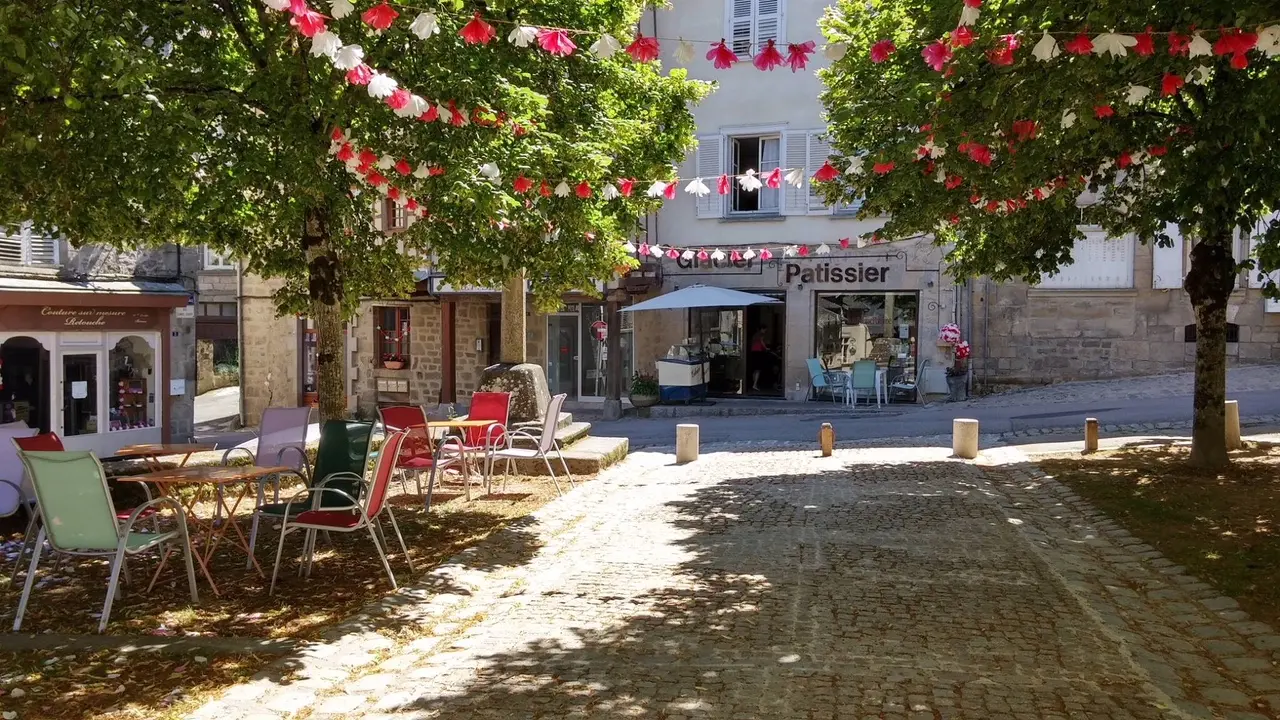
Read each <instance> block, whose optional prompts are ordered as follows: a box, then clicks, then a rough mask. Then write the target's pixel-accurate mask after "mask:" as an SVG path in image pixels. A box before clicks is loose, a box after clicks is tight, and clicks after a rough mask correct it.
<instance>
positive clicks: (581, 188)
mask: <svg viewBox="0 0 1280 720" xmlns="http://www.w3.org/2000/svg"><path fill="white" fill-rule="evenodd" d="M574 192H575V193H577V195H578V197H580V198H582V199H583V200H586V199H587V198H589V197H591V185H590V183H588V182H587V181H586V180H583V181H582V182H580V183H578V187H576V188H574Z"/></svg>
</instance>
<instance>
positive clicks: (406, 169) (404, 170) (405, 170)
mask: <svg viewBox="0 0 1280 720" xmlns="http://www.w3.org/2000/svg"><path fill="white" fill-rule="evenodd" d="M396 172H398V173H400V174H401V175H408V174H409V173H411V172H413V166H411V165H409V161H408V160H405V159H404V158H400V160H399V161H398V162H397V163H396Z"/></svg>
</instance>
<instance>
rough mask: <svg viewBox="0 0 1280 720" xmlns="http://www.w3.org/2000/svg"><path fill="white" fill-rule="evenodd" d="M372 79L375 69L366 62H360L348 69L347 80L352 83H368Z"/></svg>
mask: <svg viewBox="0 0 1280 720" xmlns="http://www.w3.org/2000/svg"><path fill="white" fill-rule="evenodd" d="M372 79H373V69H372V68H370V67H369V66H368V65H365V64H364V63H360V64H359V65H357V66H355V67H353V68H351V69H350V70H348V71H347V82H349V83H351V84H352V85H368V84H369V81H370V80H372Z"/></svg>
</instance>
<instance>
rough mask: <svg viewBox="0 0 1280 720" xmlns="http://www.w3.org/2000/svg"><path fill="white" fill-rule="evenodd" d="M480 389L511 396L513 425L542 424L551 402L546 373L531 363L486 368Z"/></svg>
mask: <svg viewBox="0 0 1280 720" xmlns="http://www.w3.org/2000/svg"><path fill="white" fill-rule="evenodd" d="M479 389H480V390H481V391H485V392H509V393H511V414H510V420H511V422H512V423H522V422H538V421H540V420H542V418H543V416H544V414H545V413H546V411H547V405H548V403H550V402H551V391H550V390H549V389H548V387H547V374H546V372H545V371H543V369H542V367H541V366H540V365H533V364H531V363H521V364H519V365H507V364H498V365H494V366H492V367H488V368H485V370H484V372H483V373H482V374H481V376H480V384H479Z"/></svg>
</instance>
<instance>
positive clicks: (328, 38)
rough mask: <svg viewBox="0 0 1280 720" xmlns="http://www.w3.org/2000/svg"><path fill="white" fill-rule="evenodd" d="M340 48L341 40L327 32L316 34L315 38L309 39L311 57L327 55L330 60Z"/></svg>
mask: <svg viewBox="0 0 1280 720" xmlns="http://www.w3.org/2000/svg"><path fill="white" fill-rule="evenodd" d="M341 47H342V40H340V39H338V36H337V35H335V34H333V33H331V32H329V31H328V30H325V31H324V32H320V33H316V34H315V36H314V37H312V38H311V55H312V57H320V56H321V55H327V56H329V57H331V58H332V57H333V56H334V55H336V54H337V52H338V49H339V48H341Z"/></svg>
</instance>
